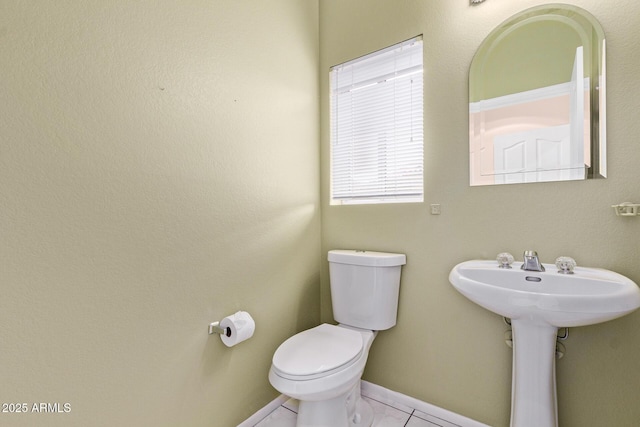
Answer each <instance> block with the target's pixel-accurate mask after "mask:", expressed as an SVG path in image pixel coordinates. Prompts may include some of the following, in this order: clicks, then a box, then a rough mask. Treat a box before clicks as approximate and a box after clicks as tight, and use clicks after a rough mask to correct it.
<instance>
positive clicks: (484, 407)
mask: <svg viewBox="0 0 640 427" xmlns="http://www.w3.org/2000/svg"><path fill="white" fill-rule="evenodd" d="M542 3H544V2H543V1H539V0H517V1H496V0H487V1H486V2H485V3H483V4H481V5H480V6H477V7H470V6H469V2H468V1H466V0H456V1H453V0H435V1H425V0H403V1H401V2H398V1H396V0H351V1H344V0H322V1H321V2H320V16H321V25H320V34H321V55H320V58H321V61H320V65H321V94H322V100H321V147H322V151H321V158H322V162H321V165H322V166H321V173H322V180H321V182H322V192H321V205H322V217H323V222H322V228H323V231H322V253H323V254H324V253H325V252H326V251H327V250H329V249H334V248H359V249H360V248H366V249H373V250H386V251H398V252H404V253H406V254H407V265H406V267H404V268H403V278H402V285H401V296H400V311H399V319H398V325H397V326H396V327H395V328H393V329H391V330H389V331H385V332H382V333H380V334H379V335H378V338H376V341H375V342H374V344H373V347H372V350H371V355H370V360H369V363H368V367H367V370H366V372H365V379H367V380H369V381H372V382H374V383H377V384H380V385H382V386H385V387H388V388H390V389H393V390H397V391H400V392H403V393H406V394H409V395H411V396H414V397H417V398H419V399H423V400H426V401H428V402H431V403H433V404H436V405H439V406H441V407H444V408H447V409H450V410H452V411H455V412H458V413H461V414H463V415H466V416H468V417H471V418H474V419H477V420H479V421H482V422H485V423H487V424H489V425H492V426H498V427H501V426H507V425H508V422H509V403H510V397H509V396H510V381H511V380H510V378H511V372H510V370H511V350H510V349H509V348H508V347H507V346H506V345H505V344H504V341H503V332H504V331H505V330H506V326H505V325H504V324H503V323H502V319H501V318H500V317H498V316H497V315H494V314H492V313H490V312H489V311H487V310H484V309H482V308H480V307H478V306H475V305H474V304H473V303H471V302H470V301H468V300H466V299H465V298H464V297H463V296H461V295H459V294H458V293H457V292H456V291H455V290H454V289H453V288H452V287H451V286H450V284H449V282H448V278H447V277H448V273H449V271H450V269H451V267H453V266H454V265H455V264H456V263H458V262H461V261H464V260H467V259H473V258H486V259H489V258H493V257H495V255H496V254H497V253H499V252H502V251H509V252H511V253H513V254H514V255H516V256H517V257H518V258H521V254H522V251H523V250H525V249H535V250H537V251H538V252H539V253H540V255H541V257H542V259H543V261H545V262H553V261H554V260H555V258H556V257H557V256H559V255H570V256H573V257H574V258H575V259H576V260H577V261H578V263H579V264H582V265H588V266H595V267H604V268H609V269H613V270H615V271H618V272H620V273H622V274H625V275H627V276H629V277H631V278H632V279H634V280H635V281H637V282H639V283H640V262H639V260H638V257H640V253H639V252H640V250H639V244H638V242H639V241H640V220H637V219H633V218H619V217H616V216H615V215H614V212H613V210H612V209H611V207H610V206H611V205H612V204H615V203H619V202H623V201H626V200H629V201H636V202H637V201H639V200H640V183H639V182H640V181H639V180H638V165H640V148H639V145H638V144H639V143H638V137H637V136H638V135H639V134H640V121H638V119H637V114H638V111H637V105H638V99H640V85H639V84H638V71H637V70H638V68H640V45H639V44H638V39H639V38H640V25H638V24H639V21H638V17H639V16H640V3H639V2H634V1H623V0H619V1H606V2H604V1H599V0H598V1H596V0H579V1H578V0H574V1H568V3H572V4H575V5H577V6H581V7H583V8H585V9H587V10H589V11H590V12H591V13H593V14H594V15H595V16H596V18H597V19H599V20H600V22H601V24H602V26H603V27H604V30H605V33H606V36H607V39H608V40H607V43H608V46H607V47H608V55H609V57H608V72H609V79H608V90H609V92H608V94H609V101H608V112H609V121H608V125H609V126H608V129H609V142H610V148H609V151H608V152H609V170H610V177H609V179H607V180H599V181H588V182H562V183H542V184H524V185H511V186H487V187H474V188H471V187H469V172H468V168H469V166H468V158H467V157H468V155H467V153H468V122H467V120H468V107H467V105H468V104H467V103H468V94H467V88H468V85H467V73H468V67H469V64H470V62H471V59H472V57H473V55H474V53H475V50H476V48H477V47H478V46H479V45H480V43H481V41H482V39H483V38H484V37H485V35H487V34H488V33H489V32H490V31H491V29H493V28H494V27H495V26H496V25H498V24H499V23H500V22H502V21H503V20H505V19H507V17H509V16H510V15H512V14H514V13H516V12H519V11H521V10H523V9H525V8H527V7H531V6H535V5H539V4H542ZM417 34H424V46H425V126H424V128H425V202H424V203H423V204H404V205H387V206H329V203H328V197H329V191H328V182H329V179H328V169H329V163H328V132H327V129H328V97H327V95H326V94H328V68H329V66H331V65H334V64H337V63H340V62H342V61H345V60H348V59H351V58H353V57H357V56H359V55H362V54H365V53H368V52H371V51H373V50H376V49H379V48H382V47H385V46H388V45H390V44H392V43H395V42H398V41H401V40H405V39H408V38H410V37H412V36H415V35H417ZM431 203H440V204H441V205H442V215H440V216H432V215H430V214H429V204H431ZM322 318H323V320H324V321H331V320H332V315H331V307H330V296H329V286H328V269H327V264H326V262H324V263H323V268H322ZM639 331H640V312H636V313H634V314H632V315H629V316H627V317H625V318H622V319H619V320H616V321H613V322H609V323H605V324H602V325H596V326H589V327H583V328H574V329H572V330H571V334H570V337H569V339H568V341H566V342H565V344H566V347H567V353H566V355H565V357H564V358H563V359H562V360H560V361H559V362H558V366H557V370H558V394H559V410H560V425H562V426H563V427H584V426H600V425H602V426H604V425H616V426H632V425H637V423H638V420H640V406H638V404H637V403H638V400H637V396H638V393H639V392H640V357H639V356H638V355H639V354H640V332H639Z"/></svg>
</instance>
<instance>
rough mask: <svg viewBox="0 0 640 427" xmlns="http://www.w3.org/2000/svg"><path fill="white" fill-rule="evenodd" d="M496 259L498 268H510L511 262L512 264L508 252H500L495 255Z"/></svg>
mask: <svg viewBox="0 0 640 427" xmlns="http://www.w3.org/2000/svg"><path fill="white" fill-rule="evenodd" d="M496 260H497V261H498V267H500V268H511V264H513V255H511V254H510V253H509V252H501V253H499V254H498V256H497V257H496Z"/></svg>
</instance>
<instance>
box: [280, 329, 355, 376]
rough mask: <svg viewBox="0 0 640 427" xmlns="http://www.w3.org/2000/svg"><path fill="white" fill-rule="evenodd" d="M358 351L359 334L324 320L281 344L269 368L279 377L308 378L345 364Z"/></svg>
mask: <svg viewBox="0 0 640 427" xmlns="http://www.w3.org/2000/svg"><path fill="white" fill-rule="evenodd" d="M362 350H363V339H362V334H361V333H359V332H357V331H354V330H352V329H346V328H342V327H339V326H334V325H329V324H327V323H324V324H322V325H319V326H316V327H315V328H312V329H308V330H306V331H303V332H300V333H299V334H296V335H294V336H292V337H291V338H289V339H288V340H286V341H285V342H284V343H282V345H280V347H278V349H277V350H276V352H275V354H274V355H273V365H272V368H273V369H274V371H275V373H276V374H277V375H278V376H280V377H283V378H288V379H293V380H300V381H304V380H311V379H314V378H320V377H323V376H327V375H331V374H332V373H334V372H336V371H340V370H343V369H345V368H347V367H349V366H350V365H352V364H354V363H355V362H356V361H357V360H358V359H359V357H358V356H360V354H361V353H362Z"/></svg>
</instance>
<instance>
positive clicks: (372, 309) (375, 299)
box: [328, 250, 406, 331]
mask: <svg viewBox="0 0 640 427" xmlns="http://www.w3.org/2000/svg"><path fill="white" fill-rule="evenodd" d="M328 258H329V280H330V283H331V302H332V305H333V317H334V319H335V320H336V321H337V322H339V323H341V324H344V325H348V326H354V327H356V328H361V329H371V330H374V331H382V330H385V329H389V328H392V327H393V326H395V324H396V318H397V314H398V293H399V291H400V270H401V268H402V266H403V265H404V264H406V257H405V255H404V254H393V253H385V252H372V251H356V250H333V251H329V256H328Z"/></svg>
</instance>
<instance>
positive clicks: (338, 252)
mask: <svg viewBox="0 0 640 427" xmlns="http://www.w3.org/2000/svg"><path fill="white" fill-rule="evenodd" d="M329 262H335V263H339V264H350V265H366V266H372V267H393V266H397V265H405V264H406V263H407V257H406V256H405V255H404V254H393V253H388V252H374V251H360V250H345V249H335V250H332V251H329Z"/></svg>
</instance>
